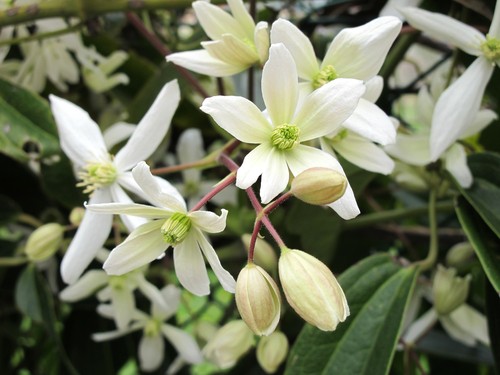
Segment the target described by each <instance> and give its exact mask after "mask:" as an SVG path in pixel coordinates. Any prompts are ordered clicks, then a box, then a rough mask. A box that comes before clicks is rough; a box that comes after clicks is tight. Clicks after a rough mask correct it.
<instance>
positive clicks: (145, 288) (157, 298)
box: [137, 274, 170, 311]
mask: <svg viewBox="0 0 500 375" xmlns="http://www.w3.org/2000/svg"><path fill="white" fill-rule="evenodd" d="M137 288H138V289H139V290H140V291H141V293H142V294H144V296H146V297H147V298H148V299H149V301H150V302H151V304H152V305H153V306H154V307H155V309H161V310H162V311H168V310H170V309H169V307H170V306H169V304H168V302H167V301H166V300H165V298H163V294H162V293H161V292H160V290H159V289H158V288H157V287H156V285H154V284H151V283H150V282H149V281H147V280H146V278H145V277H144V275H143V274H140V275H139V276H138V278H137Z"/></svg>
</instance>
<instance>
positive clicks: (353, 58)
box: [271, 17, 401, 174]
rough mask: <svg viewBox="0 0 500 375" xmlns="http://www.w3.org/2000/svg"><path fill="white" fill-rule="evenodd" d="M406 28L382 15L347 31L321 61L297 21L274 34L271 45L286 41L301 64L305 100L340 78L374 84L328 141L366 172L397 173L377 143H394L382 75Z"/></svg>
mask: <svg viewBox="0 0 500 375" xmlns="http://www.w3.org/2000/svg"><path fill="white" fill-rule="evenodd" d="M400 30H401V21H400V20H399V19H397V18H396V17H380V18H377V19H375V20H373V21H371V22H368V23H367V24H365V25H362V26H359V27H354V28H345V29H343V30H342V31H341V32H340V33H339V34H338V35H337V36H336V37H335V38H334V39H333V41H332V43H331V44H330V47H329V48H328V50H327V52H326V54H325V57H324V59H323V62H321V63H319V62H318V60H317V58H316V55H315V53H314V49H313V45H312V43H311V42H310V40H309V38H308V37H307V36H305V35H304V34H303V33H302V31H300V30H299V29H298V28H297V27H296V26H294V25H293V24H292V23H291V22H289V21H287V20H284V19H279V20H277V21H275V22H274V23H273V26H272V30H271V42H272V43H283V44H284V45H285V46H286V47H287V48H288V50H289V51H290V53H291V54H292V56H293V59H294V60H295V63H296V64H297V71H298V76H299V78H300V80H301V81H302V82H301V84H300V92H301V97H303V96H304V95H306V94H308V93H310V92H311V91H313V90H315V89H318V88H319V87H321V86H323V85H324V84H325V83H327V82H330V81H333V80H335V79H337V78H355V79H360V80H362V81H364V82H365V84H367V86H370V87H367V95H366V97H362V98H361V99H360V101H359V104H358V106H357V107H356V109H355V111H354V113H353V114H352V116H350V117H349V118H348V119H347V121H345V122H344V123H343V124H342V128H343V129H338V130H337V131H336V132H335V133H334V134H330V135H329V137H328V139H329V140H330V141H327V143H328V144H329V146H330V147H332V148H333V149H335V150H336V151H337V152H339V153H340V154H341V155H342V156H344V157H345V158H346V159H348V160H349V161H351V162H354V164H357V165H359V166H360V167H361V168H366V169H367V170H370V171H373V172H378V173H384V174H388V173H390V172H391V171H392V169H393V163H392V161H391V160H390V158H389V157H388V156H387V155H385V153H384V152H383V151H382V150H381V149H380V148H378V147H377V146H376V145H374V144H373V142H375V143H378V144H380V145H387V144H390V143H394V141H395V138H396V130H395V128H394V125H393V123H392V121H391V120H390V118H389V117H388V116H387V115H386V114H385V113H384V111H382V110H381V109H380V108H379V107H378V106H377V105H376V104H375V101H376V100H377V99H378V96H379V95H380V92H381V91H382V87H383V80H382V79H381V78H380V77H377V76H376V74H377V73H378V71H379V70H380V68H381V66H382V64H383V62H384V60H385V57H386V55H387V52H388V51H389V48H390V47H391V45H392V43H393V42H394V40H395V39H396V37H397V36H398V34H399V31H400ZM373 156H376V158H374V157H373Z"/></svg>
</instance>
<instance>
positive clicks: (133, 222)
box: [109, 184, 146, 232]
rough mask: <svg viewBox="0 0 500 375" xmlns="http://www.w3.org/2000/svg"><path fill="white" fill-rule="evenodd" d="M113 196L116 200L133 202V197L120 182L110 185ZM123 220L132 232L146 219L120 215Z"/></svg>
mask: <svg viewBox="0 0 500 375" xmlns="http://www.w3.org/2000/svg"><path fill="white" fill-rule="evenodd" d="M109 190H110V192H111V198H112V199H113V201H114V202H119V203H128V204H132V203H133V202H132V199H130V197H129V196H128V195H127V193H125V192H124V191H123V189H122V188H121V187H120V185H118V184H113V185H111V186H110V189H109ZM120 218H121V220H122V221H123V223H124V224H125V226H126V227H127V229H128V230H129V232H132V231H133V230H134V229H135V228H137V227H138V226H140V225H142V224H144V223H145V222H146V220H145V219H144V218H142V217H130V216H128V215H120Z"/></svg>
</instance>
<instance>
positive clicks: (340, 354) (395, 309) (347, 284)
mask: <svg viewBox="0 0 500 375" xmlns="http://www.w3.org/2000/svg"><path fill="white" fill-rule="evenodd" d="M417 274H418V271H417V268H416V267H409V268H401V267H400V266H399V265H397V264H395V263H394V262H393V260H392V258H391V257H390V256H388V255H385V254H382V255H374V256H371V257H369V258H367V259H365V260H363V261H362V262H360V263H358V264H357V265H355V266H353V267H351V268H350V269H348V270H347V271H346V272H345V273H344V274H343V275H342V276H341V277H340V278H339V282H340V284H341V285H342V287H343V289H344V292H345V294H346V297H347V301H348V302H349V307H350V310H351V315H350V316H349V317H348V318H347V320H346V321H345V322H344V323H341V324H340V325H339V327H338V328H337V330H336V331H334V332H323V331H320V330H318V329H317V328H315V327H313V326H310V325H306V326H305V327H304V329H303V330H302V332H301V334H300V335H299V337H298V339H297V341H296V343H295V345H294V346H293V348H292V350H291V352H290V355H289V357H288V362H287V367H286V371H285V374H288V375H291V374H310V375H313V374H335V375H342V374H349V375H351V374H356V375H362V374H367V375H368V374H370V375H371V374H386V373H388V371H389V366H390V364H391V362H392V358H393V355H394V349H395V346H396V342H397V340H398V338H399V331H400V328H401V324H402V319H403V313H404V311H405V308H406V305H407V303H408V301H409V299H410V296H411V293H412V290H413V286H414V283H415V280H416V276H417Z"/></svg>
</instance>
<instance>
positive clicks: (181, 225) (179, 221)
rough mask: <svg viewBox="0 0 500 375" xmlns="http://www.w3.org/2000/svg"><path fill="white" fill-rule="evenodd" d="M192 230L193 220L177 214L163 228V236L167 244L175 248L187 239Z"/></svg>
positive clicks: (179, 213)
mask: <svg viewBox="0 0 500 375" xmlns="http://www.w3.org/2000/svg"><path fill="white" fill-rule="evenodd" d="M190 229H191V219H190V218H189V217H188V216H187V215H186V214H183V213H181V212H176V213H175V214H173V215H172V216H170V217H169V218H168V219H167V220H166V221H165V223H164V224H163V225H162V226H161V234H162V235H163V240H164V241H165V242H166V243H168V244H169V245H172V246H175V245H177V244H178V243H180V242H182V241H183V240H184V239H185V238H186V236H187V235H188V233H189V230H190Z"/></svg>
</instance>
